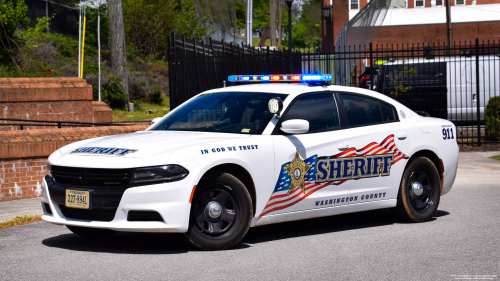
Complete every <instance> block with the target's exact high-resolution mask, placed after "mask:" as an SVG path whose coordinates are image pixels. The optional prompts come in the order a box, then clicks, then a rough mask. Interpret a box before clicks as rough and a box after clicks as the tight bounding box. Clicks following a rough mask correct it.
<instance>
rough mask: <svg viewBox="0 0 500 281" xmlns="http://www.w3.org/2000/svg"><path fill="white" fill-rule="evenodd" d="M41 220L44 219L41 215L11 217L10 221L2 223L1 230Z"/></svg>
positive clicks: (0, 224)
mask: <svg viewBox="0 0 500 281" xmlns="http://www.w3.org/2000/svg"><path fill="white" fill-rule="evenodd" d="M41 220H42V216H41V215H24V216H22V217H15V218H13V219H11V220H10V221H6V222H2V223H0V230H2V229H5V228H9V227H13V226H18V225H23V224H28V223H32V222H37V221H41Z"/></svg>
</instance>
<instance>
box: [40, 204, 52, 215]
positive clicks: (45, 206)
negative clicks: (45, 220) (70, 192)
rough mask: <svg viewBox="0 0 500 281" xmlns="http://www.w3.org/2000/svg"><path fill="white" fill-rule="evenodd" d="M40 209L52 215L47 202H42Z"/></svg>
mask: <svg viewBox="0 0 500 281" xmlns="http://www.w3.org/2000/svg"><path fill="white" fill-rule="evenodd" d="M42 209H43V212H44V213H45V214H46V215H51V216H52V210H51V209H50V206H49V204H47V203H43V202H42Z"/></svg>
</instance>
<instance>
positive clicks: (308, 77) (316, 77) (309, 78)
mask: <svg viewBox="0 0 500 281" xmlns="http://www.w3.org/2000/svg"><path fill="white" fill-rule="evenodd" d="M302 80H303V81H321V80H323V77H322V76H321V75H303V76H302Z"/></svg>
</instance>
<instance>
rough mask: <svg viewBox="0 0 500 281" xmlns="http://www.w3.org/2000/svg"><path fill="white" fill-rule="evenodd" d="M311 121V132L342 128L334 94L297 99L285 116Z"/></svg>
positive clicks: (289, 118) (286, 118) (286, 117)
mask: <svg viewBox="0 0 500 281" xmlns="http://www.w3.org/2000/svg"><path fill="white" fill-rule="evenodd" d="M291 119H303V120H307V121H309V133H316V132H323V131H330V130H333V129H338V128H340V123H339V114H338V111H337V106H336V105H335V100H334V99H333V95H332V94H321V95H312V96H305V97H302V98H300V99H298V100H296V101H295V103H294V104H293V105H292V107H291V108H290V110H288V112H287V113H286V115H285V117H284V118H283V122H284V121H287V120H291Z"/></svg>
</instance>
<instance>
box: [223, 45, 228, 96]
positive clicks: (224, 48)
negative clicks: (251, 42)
mask: <svg viewBox="0 0 500 281" xmlns="http://www.w3.org/2000/svg"><path fill="white" fill-rule="evenodd" d="M222 57H223V58H224V67H223V69H224V76H223V79H227V63H226V45H225V44H224V39H222ZM224 81H225V80H224ZM224 86H225V85H224Z"/></svg>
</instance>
